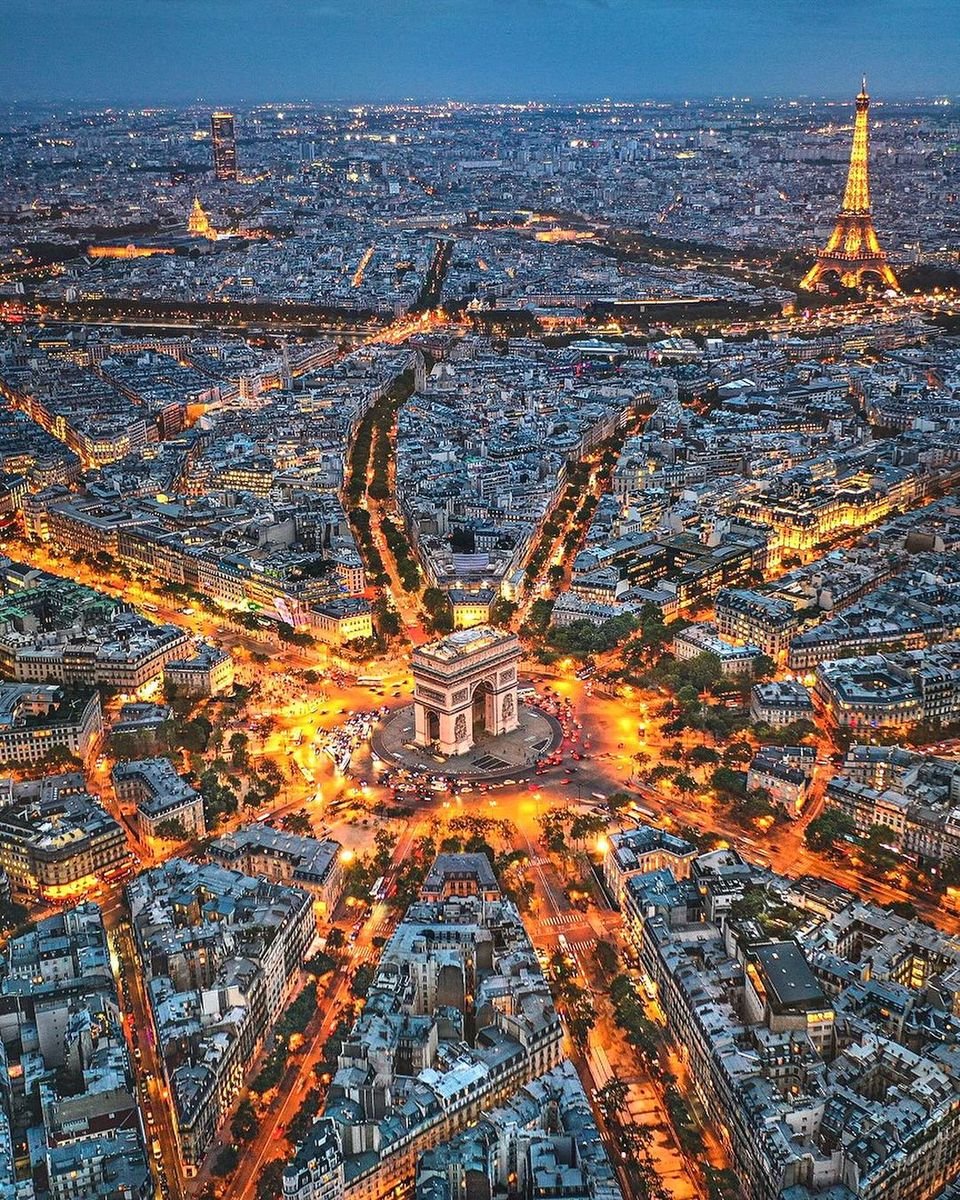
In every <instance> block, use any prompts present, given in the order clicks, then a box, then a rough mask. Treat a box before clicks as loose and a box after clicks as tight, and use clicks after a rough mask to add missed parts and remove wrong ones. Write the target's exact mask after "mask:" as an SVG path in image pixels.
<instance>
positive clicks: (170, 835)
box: [157, 817, 187, 842]
mask: <svg viewBox="0 0 960 1200" xmlns="http://www.w3.org/2000/svg"><path fill="white" fill-rule="evenodd" d="M157 837H158V838H162V839H163V840H164V841H165V842H182V841H185V840H186V837H187V831H186V829H185V828H184V825H183V822H182V821H180V820H178V819H177V818H176V817H167V818H166V820H164V821H158V822H157Z"/></svg>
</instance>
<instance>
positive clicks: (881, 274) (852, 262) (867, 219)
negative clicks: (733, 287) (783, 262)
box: [800, 78, 900, 292]
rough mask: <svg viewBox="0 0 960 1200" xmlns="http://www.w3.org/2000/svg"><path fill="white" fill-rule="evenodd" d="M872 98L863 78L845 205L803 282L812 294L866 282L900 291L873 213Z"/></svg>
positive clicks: (844, 198)
mask: <svg viewBox="0 0 960 1200" xmlns="http://www.w3.org/2000/svg"><path fill="white" fill-rule="evenodd" d="M869 114H870V97H869V96H868V95H867V81H866V78H864V81H863V87H862V88H861V89H860V95H859V96H857V115H856V117H855V119H854V122H853V146H852V148H851V150H850V169H849V171H848V172H847V187H846V190H845V191H844V193H843V203H842V204H841V205H840V211H839V212H838V213H837V223H836V225H834V227H833V233H831V234H830V239H829V241H828V242H827V244H826V246H824V248H823V249H822V250H821V251H820V253H819V254H818V255H817V261H816V262H815V263H814V264H813V266H812V267H811V268H810V270H809V271H808V272H807V273H806V275H804V277H803V279H802V280H801V281H800V286H801V287H802V288H806V289H807V290H808V291H811V290H812V289H813V288H815V287H816V286H817V284H818V283H822V282H825V281H829V280H831V279H837V280H839V282H840V283H841V284H842V285H843V287H848V288H856V287H863V285H864V284H865V283H867V282H877V283H883V284H884V285H885V286H886V287H888V288H893V289H894V290H895V291H898V292H899V290H900V285H899V283H897V277H896V275H894V273H893V268H892V267H891V266H890V264H889V263H888V262H887V256H886V254H885V253H884V251H883V250H881V249H880V243H879V242H878V241H877V232H876V230H875V229H874V228H873V216H872V215H871V212H870V116H869Z"/></svg>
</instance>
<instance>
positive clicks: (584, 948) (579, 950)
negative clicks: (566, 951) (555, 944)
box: [568, 937, 597, 954]
mask: <svg viewBox="0 0 960 1200" xmlns="http://www.w3.org/2000/svg"><path fill="white" fill-rule="evenodd" d="M568 944H569V946H570V949H571V950H572V951H573V953H574V954H587V953H589V952H590V951H591V950H592V949H593V948H594V946H596V944H597V939H596V938H595V937H591V938H584V939H583V941H580V942H570V943H568Z"/></svg>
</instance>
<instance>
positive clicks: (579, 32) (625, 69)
mask: <svg viewBox="0 0 960 1200" xmlns="http://www.w3.org/2000/svg"><path fill="white" fill-rule="evenodd" d="M958 65H960V0H0V101H11V100H27V101H35V100H51V101H61V100H82V101H97V100H100V101H109V102H114V103H141V104H148V103H162V102H171V101H189V100H194V99H200V100H205V101H208V102H212V103H239V102H242V101H258V100H271V99H278V100H293V99H300V98H304V99H312V100H334V101H336V100H350V101H359V100H366V101H369V102H375V101H380V100H401V99H406V98H412V99H436V98H444V97H450V98H454V99H463V100H497V99H527V98H530V99H591V98H598V97H605V96H609V97H612V98H616V99H640V98H645V97H682V96H689V97H691V98H696V97H702V96H716V95H727V96H729V95H737V96H751V97H754V96H760V95H774V94H776V95H833V96H839V97H848V96H849V95H850V94H851V91H853V90H855V87H856V84H857V82H858V80H859V74H860V72H861V71H866V72H867V74H868V76H869V79H870V87H871V91H872V92H873V93H874V95H878V96H880V95H887V96H891V97H893V96H914V95H940V94H956V93H958V92H960V72H958Z"/></svg>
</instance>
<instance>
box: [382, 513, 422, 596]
mask: <svg viewBox="0 0 960 1200" xmlns="http://www.w3.org/2000/svg"><path fill="white" fill-rule="evenodd" d="M380 528H381V529H382V530H383V536H384V537H385V538H386V541H387V546H388V547H389V549H390V553H391V554H392V555H393V557H394V560H395V562H396V564H397V571H398V572H399V575H400V586H401V587H402V588H403V590H404V591H405V592H416V591H419V589H420V568H419V567H418V566H417V562H416V559H415V558H414V557H413V554H412V553H411V551H410V540H409V538H408V537H407V536H406V534H405V533H402V532H401V531H400V528H399V526H397V525H396V524H395V523H394V522H393V521H391V520H390V518H389V517H384V518H383V521H382V522H381V524H380Z"/></svg>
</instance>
